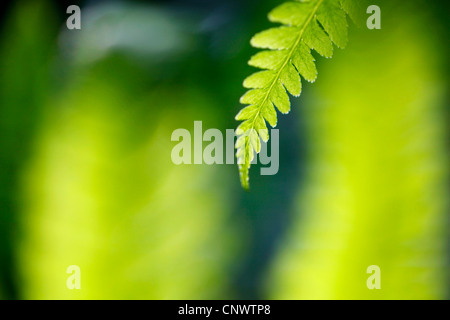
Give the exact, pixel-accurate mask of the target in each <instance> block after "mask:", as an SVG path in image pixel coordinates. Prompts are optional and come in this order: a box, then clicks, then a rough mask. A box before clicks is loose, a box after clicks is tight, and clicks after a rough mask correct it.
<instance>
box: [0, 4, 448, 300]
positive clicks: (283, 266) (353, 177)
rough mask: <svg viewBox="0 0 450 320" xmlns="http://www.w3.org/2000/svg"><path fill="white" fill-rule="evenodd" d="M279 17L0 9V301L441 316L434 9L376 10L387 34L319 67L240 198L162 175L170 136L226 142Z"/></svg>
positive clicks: (98, 7)
mask: <svg viewBox="0 0 450 320" xmlns="http://www.w3.org/2000/svg"><path fill="white" fill-rule="evenodd" d="M281 2H282V1H278V0H264V1H261V0H247V1H242V0H227V1H226V0H223V1H222V0H217V1H208V0H203V1H202V0H179V1H177V0H174V1H84V2H66V1H50V0H48V1H44V0H42V1H41V0H40V1H31V0H29V1H26V0H24V1H9V2H8V1H6V2H3V3H2V5H1V24H0V28H1V29H0V30H1V33H0V299H448V298H449V296H450V278H449V258H450V241H449V239H450V235H449V231H448V226H449V216H450V215H449V201H448V200H449V163H450V161H449V149H450V148H449V146H450V144H449V133H450V125H449V119H450V117H449V95H448V94H449V90H448V89H449V77H448V75H449V65H450V64H449V61H448V56H449V52H448V50H449V46H448V39H449V20H448V16H449V15H448V14H449V5H448V2H446V1H443V0H442V1H433V2H428V1H425V0H423V1H422V0H414V1H407V2H406V1H400V0H397V1H375V2H374V4H378V5H379V6H380V7H381V10H382V29H381V30H372V31H371V30H368V29H366V28H356V27H354V26H353V25H351V30H350V42H349V45H348V47H347V48H346V49H345V50H339V49H336V50H335V56H334V57H333V59H331V60H329V59H323V58H321V57H319V56H318V55H316V58H317V60H318V71H319V77H318V80H317V81H316V83H314V84H306V83H305V84H304V92H303V94H302V96H301V97H300V98H299V99H293V100H292V101H293V103H294V106H293V108H292V109H293V110H292V112H291V113H290V114H289V115H287V116H280V117H279V125H278V128H279V129H280V170H279V172H278V174H277V175H275V176H260V175H259V174H258V173H259V169H258V167H257V166H255V167H254V168H252V170H251V191H250V192H249V193H246V192H244V191H243V190H242V189H241V187H240V185H239V177H238V172H237V167H236V166H234V165H215V166H208V165H181V166H176V165H174V164H173V163H172V161H171V157H170V155H171V150H172V148H173V147H174V146H175V144H176V142H172V141H171V139H170V138H171V134H172V132H173V131H174V130H175V129H177V128H186V129H188V130H190V131H191V132H193V124H194V121H195V120H202V121H203V130H206V129H208V128H218V129H220V130H222V131H223V132H225V130H226V129H227V128H235V127H236V125H237V123H236V122H235V121H234V115H235V114H236V113H237V112H238V111H239V108H240V107H241V106H240V105H239V104H238V101H239V97H240V96H241V95H242V94H243V93H244V89H243V88H242V80H243V79H244V78H245V76H247V75H249V74H250V73H251V71H252V68H251V67H249V66H247V64H246V62H247V60H248V59H249V57H250V56H251V55H252V54H253V53H255V52H256V50H255V49H252V48H251V46H250V45H249V40H250V38H251V36H252V35H253V34H254V33H256V32H258V31H261V30H263V29H266V28H269V27H271V26H273V25H272V24H271V23H270V22H268V20H267V13H268V12H269V10H270V9H272V8H274V7H275V6H276V5H278V4H279V3H281ZM70 4H78V5H80V7H81V12H82V29H81V30H68V29H67V28H66V24H65V22H66V19H67V17H68V16H69V15H68V14H66V8H67V7H68V6H69V5H70ZM70 265H78V266H79V267H80V270H81V289H80V290H77V289H73V290H70V289H68V288H67V286H66V280H67V278H68V277H69V274H67V273H66V270H67V267H68V266H70ZM370 265H378V266H379V267H380V269H381V289H380V290H369V289H368V288H367V286H366V280H367V278H368V277H369V276H370V274H367V272H366V269H367V267H368V266H370Z"/></svg>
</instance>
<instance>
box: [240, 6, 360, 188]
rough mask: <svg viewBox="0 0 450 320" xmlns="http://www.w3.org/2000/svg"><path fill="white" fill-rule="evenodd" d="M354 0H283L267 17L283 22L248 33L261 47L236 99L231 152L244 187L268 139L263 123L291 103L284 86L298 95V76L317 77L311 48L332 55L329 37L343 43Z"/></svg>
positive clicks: (354, 9)
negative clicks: (238, 104)
mask: <svg viewBox="0 0 450 320" xmlns="http://www.w3.org/2000/svg"><path fill="white" fill-rule="evenodd" d="M356 2H358V0H310V1H306V0H305V1H300V0H297V1H291V2H286V3H283V4H282V5H280V6H278V7H277V8H275V9H274V10H272V11H271V12H270V13H269V20H270V21H272V22H275V23H281V24H282V26H280V27H276V28H271V29H268V30H265V31H262V32H260V33H258V34H256V35H255V36H254V37H253V38H252V39H251V45H252V46H253V47H255V48H260V49H265V50H264V51H260V52H259V53H257V54H256V55H254V56H253V57H252V58H251V59H250V61H249V62H248V63H249V65H251V66H253V67H256V68H259V69H262V70H263V71H258V72H256V73H254V74H252V75H251V76H249V77H248V78H246V79H245V80H244V84H243V85H244V87H245V88H247V89H249V90H248V91H247V92H246V93H245V94H244V95H243V96H242V97H241V100H240V102H241V103H242V104H244V105H247V106H246V107H244V108H243V109H242V110H241V111H240V112H239V113H238V115H237V116H236V120H239V121H243V122H242V123H241V124H240V125H239V126H238V128H237V130H236V134H237V136H238V138H237V141H236V149H237V151H236V157H237V162H238V166H239V173H240V178H241V184H242V186H243V187H244V188H245V189H248V188H249V169H250V166H251V162H252V161H253V158H254V156H255V153H259V151H260V148H261V139H262V140H263V141H264V142H267V141H268V140H269V134H268V128H267V125H266V122H267V123H269V125H270V126H272V127H275V126H276V125H277V113H276V111H275V107H276V109H278V111H279V112H281V113H283V114H286V113H289V111H290V109H291V104H290V101H289V96H288V94H287V92H289V93H290V94H291V95H293V96H296V97H297V96H299V95H300V93H301V91H302V83H301V78H303V79H305V80H307V81H309V82H314V81H315V80H316V78H317V69H316V65H315V59H314V57H313V56H312V54H311V50H315V51H316V52H317V53H319V54H320V55H321V56H324V57H326V58H331V56H332V55H333V45H332V43H334V44H335V45H336V46H337V47H339V48H344V47H345V46H346V44H347V41H348V36H347V28H348V25H347V17H346V16H347V14H349V15H350V16H351V17H352V19H353V20H354V21H358V18H357V16H358V14H359V13H360V12H361V10H360V9H359V8H360V6H359V5H357V4H355V3H356Z"/></svg>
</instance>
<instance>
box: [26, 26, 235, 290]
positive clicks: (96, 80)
mask: <svg viewBox="0 0 450 320" xmlns="http://www.w3.org/2000/svg"><path fill="white" fill-rule="evenodd" d="M130 35H133V33H131V34H130ZM88 70H89V71H82V72H81V73H78V74H77V75H76V76H72V79H73V80H71V81H69V83H68V84H67V85H66V88H65V89H64V90H63V91H61V92H60V94H58V95H55V97H54V99H52V102H51V105H50V106H49V107H48V108H49V110H51V112H49V114H48V117H46V119H45V120H44V129H43V130H42V131H41V133H40V134H39V135H38V136H37V138H36V139H37V141H36V151H35V155H34V156H33V157H32V158H31V160H30V163H29V165H28V166H27V168H26V174H24V178H23V181H24V185H25V188H24V197H25V200H26V201H25V203H26V205H25V208H24V213H23V217H22V223H23V225H24V233H25V236H24V237H23V240H22V245H21V250H20V257H19V258H20V260H19V261H20V266H21V273H22V274H23V279H22V282H21V288H22V289H23V290H24V292H25V298H31V299H35V298H39V299H61V298H63V299H66V298H69V299H71V298H84V299H193V298H195V299H201V298H203V299H206V298H218V297H221V298H224V297H225V298H226V297H229V293H228V287H227V277H226V270H227V265H228V261H229V259H230V257H231V253H232V252H231V251H230V249H231V248H232V247H233V246H234V240H233V238H232V237H231V236H232V233H230V228H229V227H227V222H226V219H227V216H228V215H229V207H227V205H226V204H227V198H228V197H229V195H228V193H229V190H227V188H226V186H227V183H222V184H214V183H213V182H214V181H216V180H220V181H223V182H226V181H227V179H228V178H227V176H224V175H223V174H221V173H220V171H219V170H204V168H203V167H201V166H183V167H177V166H175V165H174V164H172V162H171V161H170V152H171V148H172V146H173V143H172V142H171V141H170V136H171V133H172V131H173V130H174V129H176V128H179V127H187V128H189V127H191V126H192V123H191V119H192V117H193V114H194V110H195V109H198V108H200V107H201V108H202V109H203V110H204V116H205V118H204V119H203V120H204V121H205V122H206V123H208V122H207V121H208V118H211V117H212V118H214V113H213V110H214V109H215V108H216V107H215V103H212V102H211V100H210V99H209V98H208V93H207V92H206V91H205V90H202V89H201V88H195V87H179V88H176V86H171V87H168V86H166V85H162V84H161V85H157V86H155V87H153V88H152V87H150V86H149V84H151V83H152V79H151V75H147V74H146V72H147V71H148V70H147V69H145V68H143V67H142V66H139V65H134V64H133V63H131V62H130V61H129V59H125V58H123V57H122V56H121V55H119V56H117V55H114V54H113V55H109V56H108V57H107V58H104V59H103V60H101V61H99V62H97V63H96V64H94V65H90V66H89V69H88ZM174 91H175V92H176V93H177V94H176V95H174V94H173V92H174ZM180 103H182V106H181V105H180ZM208 110H210V111H208ZM208 114H209V115H208ZM212 169H216V168H212ZM211 185H214V187H211ZM36 226H39V227H38V228H37V227H36ZM233 252H236V250H233ZM70 265H78V266H80V268H81V273H82V275H83V279H84V280H83V284H82V286H83V288H82V290H79V291H78V290H68V289H67V288H66V286H65V282H66V279H67V277H68V274H66V273H65V272H62V271H64V270H65V269H66V268H67V267H68V266H70Z"/></svg>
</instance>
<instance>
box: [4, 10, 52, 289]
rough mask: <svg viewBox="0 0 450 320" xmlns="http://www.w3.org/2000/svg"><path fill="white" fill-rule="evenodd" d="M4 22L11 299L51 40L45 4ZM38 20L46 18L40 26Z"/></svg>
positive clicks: (6, 268)
mask: <svg viewBox="0 0 450 320" xmlns="http://www.w3.org/2000/svg"><path fill="white" fill-rule="evenodd" d="M15 8H16V10H15V11H14V13H13V14H11V15H10V16H8V17H7V19H5V20H6V21H4V24H5V29H4V30H2V32H1V36H2V37H1V41H0V287H3V288H4V290H5V296H6V297H16V296H17V294H18V293H17V292H16V288H15V284H14V283H15V281H16V279H15V278H14V277H12V276H11V275H12V274H15V271H16V267H17V266H16V263H15V256H16V252H15V250H16V245H17V242H18V240H19V235H20V232H19V231H18V228H19V226H18V224H17V219H18V213H19V212H20V206H21V201H22V198H21V195H20V192H19V189H20V175H21V169H22V166H23V165H24V163H25V162H26V161H27V159H28V157H29V155H30V151H31V149H32V147H33V142H32V141H33V136H34V134H35V133H36V131H37V130H38V127H39V119H40V118H41V116H42V106H43V104H44V101H45V98H46V95H47V93H48V90H49V87H48V79H49V74H50V71H49V67H50V63H51V59H52V52H53V49H54V47H55V44H54V43H53V42H52V40H53V38H54V37H55V36H56V34H57V27H56V24H55V21H54V20H53V19H52V18H51V16H52V14H54V11H53V10H52V8H51V6H49V5H47V3H36V2H34V1H28V2H22V3H21V4H20V5H19V4H18V5H17V6H16V7H15ZM42 17H49V18H48V19H46V20H45V24H43V23H42V21H43V20H42Z"/></svg>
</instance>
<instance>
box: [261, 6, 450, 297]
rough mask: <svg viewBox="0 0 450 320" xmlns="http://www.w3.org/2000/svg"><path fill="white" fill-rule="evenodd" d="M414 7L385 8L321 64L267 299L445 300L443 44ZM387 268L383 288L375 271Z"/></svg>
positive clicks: (305, 110)
mask: <svg viewBox="0 0 450 320" xmlns="http://www.w3.org/2000/svg"><path fill="white" fill-rule="evenodd" d="M419 12H420V10H419V9H418V8H417V7H414V6H410V5H408V6H402V7H396V6H394V5H385V6H384V7H383V28H382V30H380V31H376V32H371V31H367V30H359V31H358V32H356V33H355V34H353V35H352V39H351V42H352V45H350V46H349V48H348V51H345V53H340V54H339V55H336V57H335V61H333V62H334V63H330V64H327V65H326V66H323V69H324V72H323V73H322V77H321V82H320V83H318V86H317V88H316V89H317V90H315V94H314V95H311V96H309V100H308V101H307V102H305V106H304V108H303V113H304V115H303V116H304V117H307V118H308V124H309V125H308V128H309V129H308V136H309V137H310V138H311V139H312V143H311V144H310V152H309V161H308V164H307V166H308V167H309V170H310V171H309V173H308V176H307V178H306V181H305V183H306V184H307V186H306V187H305V188H304V189H302V190H300V191H299V192H298V200H297V201H296V204H295V205H294V211H295V212H296V215H297V218H296V223H295V224H294V225H293V227H292V228H291V230H290V231H289V236H288V238H287V240H286V243H285V245H284V246H283V248H282V253H281V254H280V256H279V260H275V263H274V272H273V274H272V280H271V281H272V282H271V285H269V287H268V288H269V292H268V295H269V296H270V297H272V298H288V299H294V298H295V299H297V298H299V299H304V298H306V299H349V298H350V299H378V298H381V299H443V298H445V290H446V289H447V285H448V282H447V281H448V267H449V266H448V264H447V262H446V261H445V260H446V259H445V255H446V247H445V244H446V235H448V233H447V227H446V222H447V216H448V206H447V205H448V203H447V199H446V198H447V197H448V194H449V190H448V185H447V180H446V177H447V176H448V163H449V159H448V150H446V145H445V131H444V128H445V123H444V121H443V118H442V116H441V115H442V114H443V107H444V97H445V90H444V89H445V87H444V85H445V84H444V82H443V80H444V79H443V76H444V75H443V74H442V73H441V70H439V69H438V68H437V66H438V65H439V62H438V61H439V59H441V58H442V56H440V54H439V53H438V52H439V50H440V46H439V43H436V42H434V41H433V40H432V38H430V37H429V36H428V33H429V32H432V30H430V29H427V30H426V31H424V29H423V28H422V26H423V25H428V26H430V25H432V23H431V21H429V18H428V17H426V16H424V15H420V14H419ZM371 265H378V266H379V267H380V269H381V290H369V289H368V288H367V287H366V280H367V278H368V277H369V276H370V274H367V273H366V270H367V268H368V267H369V266H371Z"/></svg>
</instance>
